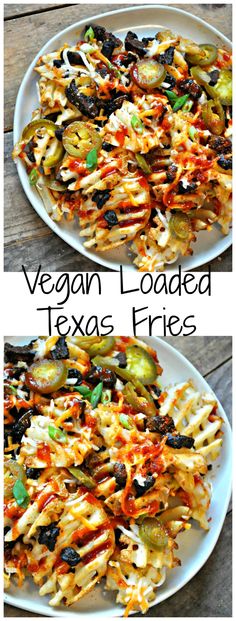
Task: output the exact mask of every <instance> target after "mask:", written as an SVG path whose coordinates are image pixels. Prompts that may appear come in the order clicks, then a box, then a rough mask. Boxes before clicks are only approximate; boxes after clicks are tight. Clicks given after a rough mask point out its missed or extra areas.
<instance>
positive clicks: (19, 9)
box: [4, 2, 65, 20]
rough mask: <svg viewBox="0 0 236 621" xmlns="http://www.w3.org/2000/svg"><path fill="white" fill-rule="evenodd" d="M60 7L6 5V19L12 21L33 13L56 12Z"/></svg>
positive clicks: (52, 5)
mask: <svg viewBox="0 0 236 621" xmlns="http://www.w3.org/2000/svg"><path fill="white" fill-rule="evenodd" d="M60 6H65V5H60V4H58V5H56V4H55V2H54V3H53V4H5V5H4V19H5V20H7V19H12V18H13V17H21V16H23V15H30V14H32V13H39V12H40V13H43V11H47V10H49V9H50V10H56V9H57V8H60Z"/></svg>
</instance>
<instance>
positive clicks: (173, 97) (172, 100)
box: [164, 91, 178, 103]
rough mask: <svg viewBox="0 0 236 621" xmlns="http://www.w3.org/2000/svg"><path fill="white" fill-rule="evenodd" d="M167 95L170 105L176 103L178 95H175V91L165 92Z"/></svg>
mask: <svg viewBox="0 0 236 621" xmlns="http://www.w3.org/2000/svg"><path fill="white" fill-rule="evenodd" d="M164 92H165V95H166V96H167V97H168V99H169V101H170V103H175V102H176V101H177V99H178V95H176V93H174V92H173V91H164Z"/></svg>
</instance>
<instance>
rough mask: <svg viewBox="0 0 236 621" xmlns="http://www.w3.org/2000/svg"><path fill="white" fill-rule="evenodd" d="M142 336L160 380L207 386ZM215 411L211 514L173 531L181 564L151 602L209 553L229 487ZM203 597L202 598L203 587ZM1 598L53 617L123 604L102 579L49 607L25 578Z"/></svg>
mask: <svg viewBox="0 0 236 621" xmlns="http://www.w3.org/2000/svg"><path fill="white" fill-rule="evenodd" d="M32 338H33V337H6V340H10V341H11V342H12V343H15V344H17V345H22V344H23V343H27V342H29V340H31V339H32ZM143 338H144V340H145V341H146V342H147V343H148V344H150V345H151V346H152V347H153V348H154V349H156V351H157V354H158V358H159V360H160V364H161V365H162V366H163V369H164V372H163V375H162V383H163V385H167V384H169V383H174V382H182V381H184V380H186V379H190V378H191V379H193V381H194V383H195V384H196V386H197V388H198V389H199V390H201V391H209V390H210V391H211V389H210V388H209V386H208V384H207V382H206V381H205V380H204V379H203V377H202V376H201V375H200V373H199V372H198V371H197V369H195V367H194V366H193V365H192V364H191V363H190V362H188V360H187V359H186V358H185V357H184V356H182V354H180V353H179V352H178V351H177V350H176V349H174V348H173V347H171V346H170V345H169V344H168V343H166V342H165V340H163V339H159V338H156V337H152V338H149V337H143ZM196 346H197V337H196ZM219 414H220V415H221V416H222V418H223V419H224V425H223V431H224V441H223V447H222V451H221V455H220V457H219V459H218V460H217V462H215V463H214V467H213V470H212V471H211V475H210V476H209V478H210V480H212V483H213V496H212V502H211V507H210V510H209V517H211V522H210V530H209V531H208V532H205V531H203V530H202V529H201V528H199V527H198V525H197V524H196V522H193V523H192V528H191V529H190V530H189V531H186V532H185V533H183V534H181V535H179V536H178V539H177V540H178V544H179V550H178V552H177V556H178V557H179V558H180V559H181V562H182V565H181V567H176V568H175V569H172V570H170V571H168V572H167V579H166V582H165V583H164V584H163V586H162V587H160V588H159V589H158V593H157V597H156V599H155V601H154V602H153V604H152V605H155V604H158V603H159V602H163V601H164V600H165V599H167V598H168V597H170V596H171V595H173V594H174V593H176V591H178V590H179V589H181V588H182V587H183V586H184V585H185V584H186V583H187V582H189V580H191V578H193V576H195V574H196V573H197V572H198V571H199V569H201V567H202V566H203V565H204V563H205V562H206V561H207V559H208V557H209V556H210V554H211V552H212V550H213V548H214V546H215V544H216V542H217V539H218V537H219V534H220V531H221V528H222V526H223V522H224V519H225V515H226V512H227V507H228V503H229V499H230V492H231V471H232V465H231V452H232V445H231V429H230V425H229V422H228V419H227V416H226V414H225V412H224V410H223V408H222V406H221V405H220V404H219ZM223 571H224V570H223V569H222V572H223ZM205 597H206V598H207V592H206V593H205ZM5 602H6V603H8V604H12V605H13V606H17V607H18V608H23V609H24V610H30V611H32V612H36V613H38V614H39V615H48V616H53V617H78V615H86V616H88V617H94V616H96V619H104V618H108V617H110V618H111V617H113V616H115V617H120V616H122V614H123V610H124V609H123V608H122V607H121V606H120V605H118V604H115V592H107V591H103V586H102V585H99V586H96V588H95V589H94V590H93V591H92V593H90V594H89V595H87V596H86V597H85V598H84V599H82V600H81V601H80V602H78V603H77V604H75V605H73V606H72V607H71V608H68V609H65V608H62V607H60V608H54V609H52V608H51V607H50V606H49V605H48V598H47V597H42V598H40V597H39V595H38V589H37V587H36V586H34V585H33V583H32V582H31V580H26V581H25V583H24V584H23V586H22V587H21V588H20V589H17V588H14V587H11V589H10V590H9V591H8V592H7V594H6V595H5ZM157 613H158V609H157Z"/></svg>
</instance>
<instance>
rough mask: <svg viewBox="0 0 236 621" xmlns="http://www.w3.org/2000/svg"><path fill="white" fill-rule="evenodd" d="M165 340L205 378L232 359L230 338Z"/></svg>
mask: <svg viewBox="0 0 236 621" xmlns="http://www.w3.org/2000/svg"><path fill="white" fill-rule="evenodd" d="M164 340H165V341H167V343H169V344H170V345H172V347H175V348H176V349H177V350H178V351H180V352H181V354H183V355H184V356H186V358H187V359H188V360H189V362H192V364H193V365H194V366H195V367H196V368H197V370H198V371H199V373H201V375H203V376H204V377H206V376H207V375H209V374H210V373H212V372H213V370H214V369H217V368H218V367H220V366H221V365H222V364H224V363H225V362H226V361H228V360H229V359H230V358H231V357H232V339H231V337H230V336H196V337H186V338H185V337H184V338H183V337H182V336H168V337H166V338H165V339H164ZM207 381H208V378H207Z"/></svg>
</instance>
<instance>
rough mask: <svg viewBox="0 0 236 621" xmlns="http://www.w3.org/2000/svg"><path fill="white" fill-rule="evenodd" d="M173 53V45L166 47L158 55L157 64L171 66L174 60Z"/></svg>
mask: <svg viewBox="0 0 236 621" xmlns="http://www.w3.org/2000/svg"><path fill="white" fill-rule="evenodd" d="M174 51H175V48H174V47H173V45H170V47H168V48H167V50H166V51H165V52H163V54H159V56H158V62H159V63H161V65H172V63H173V60H174Z"/></svg>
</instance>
